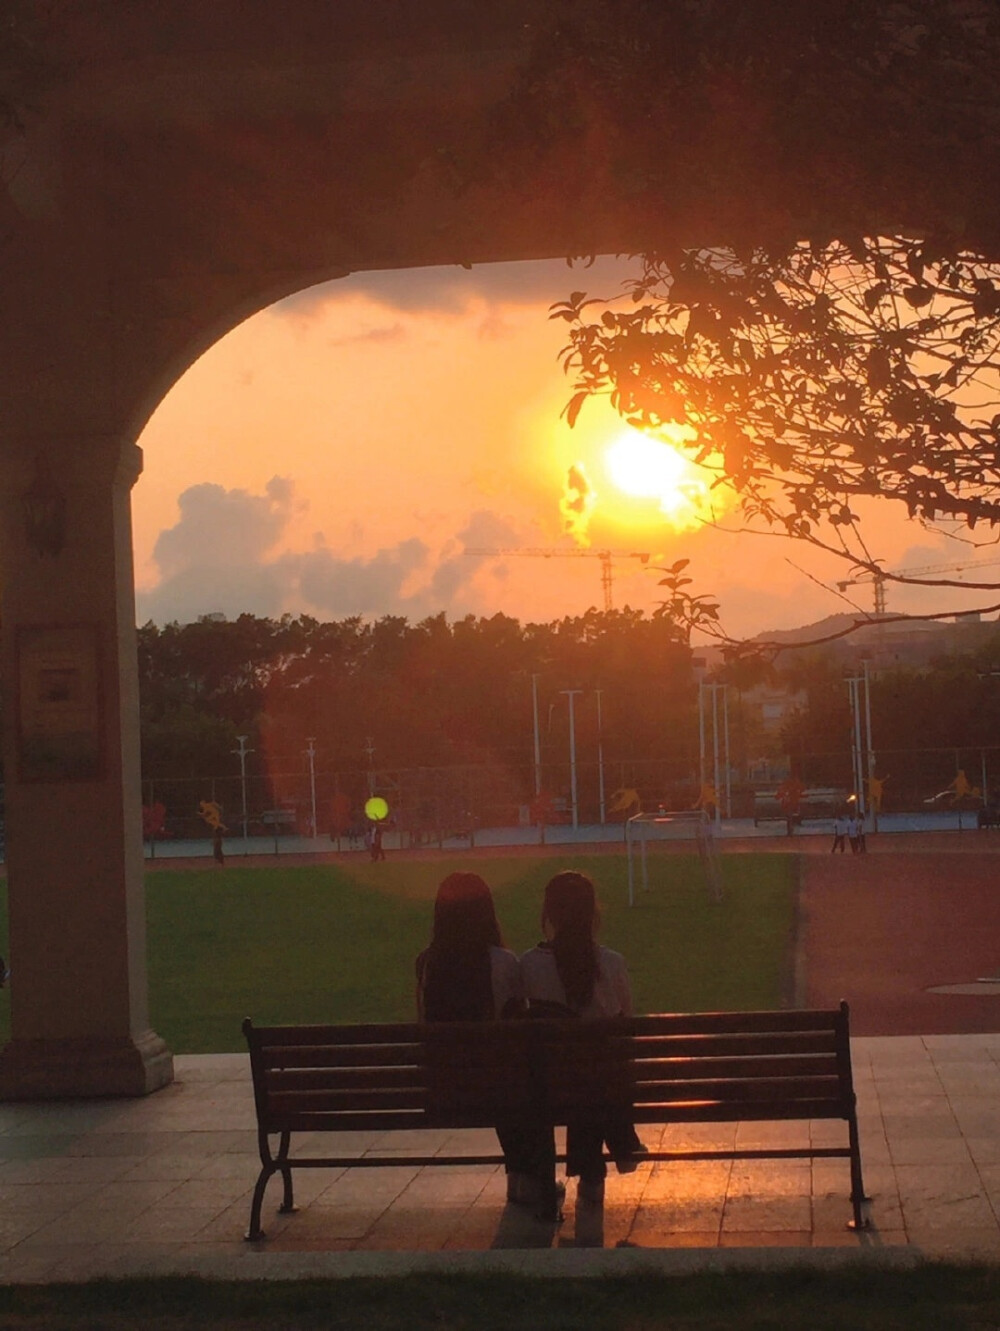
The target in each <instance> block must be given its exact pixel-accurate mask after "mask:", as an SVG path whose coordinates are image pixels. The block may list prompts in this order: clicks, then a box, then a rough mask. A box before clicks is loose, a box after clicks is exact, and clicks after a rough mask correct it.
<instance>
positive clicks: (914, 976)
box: [800, 838, 1000, 1035]
mask: <svg viewBox="0 0 1000 1331" xmlns="http://www.w3.org/2000/svg"><path fill="white" fill-rule="evenodd" d="M887 840H888V839H887ZM970 840H972V838H956V839H955V842H956V844H955V847H954V850H931V851H923V850H921V851H919V852H917V851H912V850H901V849H896V850H895V851H894V853H883V846H884V847H885V850H889V849H890V847H889V846H886V845H885V843H882V845H880V846H879V852H880V853H877V854H870V855H865V856H862V855H859V856H856V857H851V856H850V855H836V856H833V855H830V854H829V853H827V854H826V855H808V856H806V857H804V858H803V862H802V896H801V911H802V928H801V935H800V946H801V947H802V948H804V969H805V975H806V993H805V996H804V997H805V1001H806V1003H807V1004H808V1005H809V1006H816V1007H829V1006H832V1005H833V1004H835V1003H837V1002H839V1001H840V999H841V998H846V999H847V1000H848V1001H849V1002H850V1004H851V1030H852V1032H853V1033H854V1034H856V1035H953V1034H963V1033H971V1032H976V1031H1000V994H984V993H979V994H971V995H967V994H962V995H956V994H933V993H929V992H928V989H929V988H930V987H931V986H936V985H949V984H964V983H968V982H970V981H975V980H977V979H979V978H980V977H982V976H993V975H997V974H1000V856H998V855H997V854H996V853H991V852H989V851H982V850H979V851H977V850H975V849H974V848H973V847H970V846H969V844H968V842H969V841H970ZM959 842H962V843H963V844H961V845H959V844H958V843H959ZM956 851H960V852H961V853H955V852H956Z"/></svg>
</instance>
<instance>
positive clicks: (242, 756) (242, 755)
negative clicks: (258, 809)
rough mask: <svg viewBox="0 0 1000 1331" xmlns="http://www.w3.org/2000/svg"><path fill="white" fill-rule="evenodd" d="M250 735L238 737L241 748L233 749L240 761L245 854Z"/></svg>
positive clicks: (244, 846)
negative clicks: (248, 741)
mask: <svg viewBox="0 0 1000 1331" xmlns="http://www.w3.org/2000/svg"><path fill="white" fill-rule="evenodd" d="M249 738H250V736H249V735H237V736H236V743H237V744H238V745H239V746H240V747H239V748H238V749H233V753H235V754H236V755H237V757H238V758H239V760H240V792H241V794H242V796H243V854H244V855H245V854H246V853H247V754H248V753H253V749H248V748H247V740H248V739H249Z"/></svg>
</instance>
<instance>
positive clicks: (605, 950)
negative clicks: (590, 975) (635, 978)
mask: <svg viewBox="0 0 1000 1331" xmlns="http://www.w3.org/2000/svg"><path fill="white" fill-rule="evenodd" d="M597 955H598V957H599V958H600V962H601V965H602V966H609V967H615V966H621V967H624V965H625V958H624V956H623V955H622V953H621V952H616V951H615V950H614V948H611V947H599V948H598V949H597Z"/></svg>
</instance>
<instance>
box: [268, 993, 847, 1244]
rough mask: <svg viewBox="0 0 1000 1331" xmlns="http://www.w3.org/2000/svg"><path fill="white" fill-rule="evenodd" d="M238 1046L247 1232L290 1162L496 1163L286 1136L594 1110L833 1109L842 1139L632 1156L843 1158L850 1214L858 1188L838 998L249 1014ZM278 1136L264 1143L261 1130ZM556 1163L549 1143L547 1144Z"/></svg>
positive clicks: (715, 1117) (843, 1013) (679, 1114)
mask: <svg viewBox="0 0 1000 1331" xmlns="http://www.w3.org/2000/svg"><path fill="white" fill-rule="evenodd" d="M243 1032H244V1034H245V1035H246V1038H247V1043H248V1045H249V1048H250V1066H251V1070H252V1074H253V1087H254V1099H255V1103H256V1109H257V1128H258V1139H259V1144H260V1160H261V1170H260V1175H259V1176H258V1179H257V1184H256V1187H255V1188H254V1193H253V1200H252V1202H251V1207H250V1227H249V1229H248V1231H247V1235H246V1237H247V1238H248V1239H260V1238H263V1237H264V1235H263V1231H262V1229H261V1226H260V1215H261V1206H262V1203H263V1200H264V1190H265V1188H266V1187H267V1183H268V1180H269V1179H270V1178H271V1176H272V1175H273V1174H280V1175H281V1177H282V1180H283V1182H284V1195H283V1198H282V1202H281V1207H280V1208H279V1209H280V1210H281V1211H290V1210H293V1209H294V1201H293V1188H292V1172H293V1170H296V1169H317V1168H326V1169H344V1168H350V1169H356V1168H372V1167H378V1166H383V1167H384V1166H392V1167H393V1168H397V1169H398V1168H400V1167H404V1168H405V1167H424V1166H428V1165H494V1166H495V1165H501V1164H502V1163H503V1157H502V1155H501V1154H499V1152H494V1153H491V1154H458V1155H455V1154H440V1153H434V1152H432V1151H428V1152H426V1153H424V1154H419V1153H415V1154H395V1153H393V1154H391V1155H379V1154H360V1155H359V1154H354V1155H350V1154H343V1153H341V1154H338V1153H336V1151H331V1152H330V1154H328V1155H321V1156H320V1155H292V1154H291V1141H292V1136H293V1134H296V1133H310V1134H312V1133H321V1132H358V1131H361V1132H383V1131H385V1132H399V1131H405V1132H411V1131H412V1130H413V1129H414V1128H421V1129H422V1128H428V1129H442V1128H444V1129H460V1128H483V1127H491V1126H493V1125H494V1124H495V1123H496V1122H497V1121H498V1120H501V1119H502V1120H503V1121H505V1122H507V1123H510V1124H516V1123H518V1122H525V1123H532V1124H538V1123H548V1124H552V1125H554V1126H555V1125H563V1124H565V1123H566V1122H567V1120H568V1119H576V1120H586V1119H587V1118H588V1117H592V1116H600V1115H602V1114H604V1113H607V1112H608V1111H615V1112H621V1111H623V1110H624V1111H625V1112H627V1113H628V1114H630V1115H631V1116H632V1119H633V1121H634V1122H635V1123H636V1124H638V1125H640V1126H641V1125H642V1124H644V1123H655V1124H670V1123H719V1122H730V1123H731V1122H745V1121H749V1120H755V1121H772V1120H791V1119H798V1120H802V1119H841V1120H843V1121H844V1123H845V1124H846V1138H847V1140H846V1142H845V1144H844V1145H842V1146H806V1147H794V1146H793V1147H777V1146H774V1147H771V1146H764V1147H754V1148H752V1149H750V1148H742V1147H736V1148H735V1149H732V1150H725V1149H711V1150H697V1149H695V1150H650V1151H649V1153H648V1155H644V1156H643V1157H642V1159H644V1160H650V1161H661V1160H675V1161H684V1160H732V1159H761V1158H763V1159H770V1158H782V1159H787V1158H803V1157H827V1156H838V1157H846V1158H848V1159H849V1160H850V1177H851V1203H852V1206H853V1210H854V1218H853V1222H852V1224H853V1225H854V1226H856V1227H859V1228H861V1227H864V1225H865V1224H866V1219H865V1217H864V1215H863V1212H862V1203H863V1202H865V1201H866V1200H867V1198H866V1197H865V1195H864V1187H863V1184H862V1177H861V1151H860V1146H859V1141H858V1123H857V1114H856V1109H855V1095H854V1085H853V1081H852V1076H851V1052H850V1042H849V1030H848V1007H847V1004H846V1003H841V1005H840V1007H839V1009H836V1010H833V1011H800V1010H792V1011H787V1012H711V1013H705V1012H696V1013H666V1014H662V1015H658V1016H639V1017H627V1018H616V1019H615V1020H613V1021H600V1022H582V1021H577V1020H574V1019H571V1018H570V1019H567V1018H562V1019H554V1020H553V1019H544V1020H530V1019H528V1020H515V1021H496V1022H443V1023H440V1024H421V1025H417V1024H386V1025H366V1026H254V1025H253V1023H252V1021H250V1020H249V1019H248V1020H246V1021H245V1022H244V1023H243ZM272 1136H277V1137H278V1139H279V1140H278V1146H277V1150H276V1151H275V1152H272V1150H271V1144H270V1138H271V1137H272ZM557 1159H558V1160H564V1159H565V1157H564V1156H558V1157H557Z"/></svg>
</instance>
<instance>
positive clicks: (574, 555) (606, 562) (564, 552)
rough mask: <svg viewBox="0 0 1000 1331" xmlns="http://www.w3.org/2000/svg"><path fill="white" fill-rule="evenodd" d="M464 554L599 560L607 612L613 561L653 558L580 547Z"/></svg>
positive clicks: (468, 553) (628, 551) (486, 557)
mask: <svg viewBox="0 0 1000 1331" xmlns="http://www.w3.org/2000/svg"><path fill="white" fill-rule="evenodd" d="M464 553H465V554H467V555H475V556H476V557H478V558H481V559H496V558H497V557H499V556H503V555H523V556H526V557H527V558H529V559H564V558H565V559H599V560H600V561H601V589H602V591H603V592H604V608H605V610H611V609H613V608H614V605H613V598H612V594H611V592H612V585H613V580H614V574H613V571H612V568H613V566H612V561H613V560H615V559H638V561H639V563H640V564H648V563H649V561H650V558H651V556H650V555H649V554H648V553H644V552H640V551H637V550H585V549H581V548H580V547H579V546H577V547H572V548H571V547H566V548H563V547H562V546H558V545H557V546H545V547H540V548H532V547H530V546H519V547H515V548H514V549H504V550H470V549H466V550H465V552H464Z"/></svg>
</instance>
